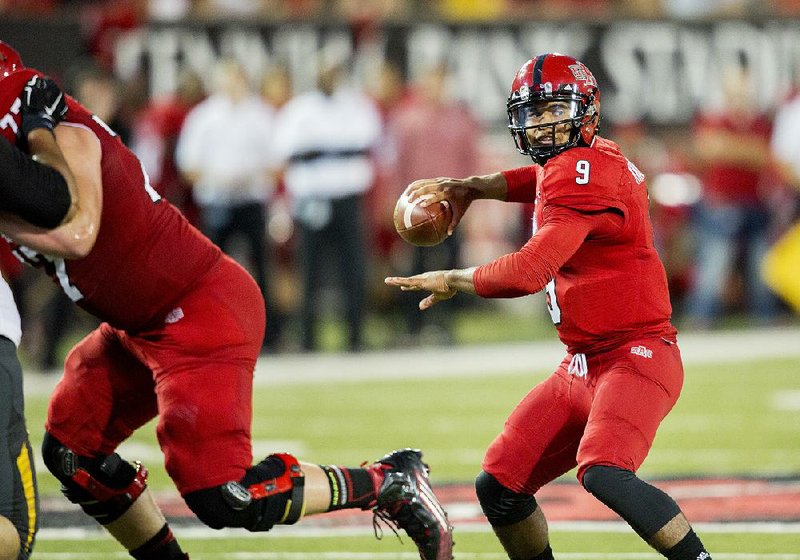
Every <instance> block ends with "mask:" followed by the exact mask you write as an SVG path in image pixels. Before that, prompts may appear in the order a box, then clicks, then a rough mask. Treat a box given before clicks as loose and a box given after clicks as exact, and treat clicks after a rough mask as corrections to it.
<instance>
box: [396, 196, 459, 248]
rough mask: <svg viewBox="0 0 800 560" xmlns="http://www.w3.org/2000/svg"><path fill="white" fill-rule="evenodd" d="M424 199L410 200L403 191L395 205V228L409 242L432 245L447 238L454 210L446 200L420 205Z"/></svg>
mask: <svg viewBox="0 0 800 560" xmlns="http://www.w3.org/2000/svg"><path fill="white" fill-rule="evenodd" d="M423 199H424V197H423V198H418V199H417V200H415V201H414V202H409V200H408V196H406V194H405V193H403V194H402V195H401V196H400V198H399V199H398V200H397V204H396V205H395V207H394V228H395V229H396V230H397V233H398V234H400V237H402V238H403V239H404V240H405V241H407V242H408V243H411V244H412V245H416V246H418V247H432V246H433V245H438V244H439V243H441V242H442V241H444V240H445V239H447V228H448V227H449V226H450V220H451V219H452V217H453V210H452V209H451V208H450V204H449V203H447V202H446V201H445V202H439V203H437V204H432V205H430V206H426V207H424V208H423V207H422V206H420V202H422V201H423Z"/></svg>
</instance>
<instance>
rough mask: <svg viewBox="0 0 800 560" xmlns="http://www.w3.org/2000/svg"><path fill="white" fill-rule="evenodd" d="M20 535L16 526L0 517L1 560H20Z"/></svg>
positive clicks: (5, 518)
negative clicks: (18, 559)
mask: <svg viewBox="0 0 800 560" xmlns="http://www.w3.org/2000/svg"><path fill="white" fill-rule="evenodd" d="M19 544H20V543H19V533H17V528H16V527H15V526H14V524H13V523H12V522H11V521H10V520H9V519H8V518H7V517H3V516H2V515H0V560H17V558H19Z"/></svg>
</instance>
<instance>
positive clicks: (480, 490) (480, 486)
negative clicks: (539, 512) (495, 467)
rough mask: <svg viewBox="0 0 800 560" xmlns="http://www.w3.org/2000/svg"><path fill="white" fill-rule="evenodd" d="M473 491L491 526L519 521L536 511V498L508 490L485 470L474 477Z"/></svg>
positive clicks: (500, 525) (501, 525) (502, 525)
mask: <svg viewBox="0 0 800 560" xmlns="http://www.w3.org/2000/svg"><path fill="white" fill-rule="evenodd" d="M475 491H476V493H477V494H478V501H479V502H480V504H481V509H483V513H484V515H486V519H488V520H489V524H490V525H491V526H492V527H504V526H506V525H513V524H514V523H519V522H520V521H522V520H523V519H527V518H528V517H530V516H531V515H532V514H533V512H534V511H536V500H535V499H534V497H533V496H531V495H530V494H520V493H518V492H514V491H513V490H509V489H508V488H506V487H505V486H503V485H502V484H500V483H499V482H498V481H497V479H496V478H495V477H493V476H492V475H490V474H489V473H487V472H485V471H481V473H480V474H479V475H478V476H477V478H476V479H475Z"/></svg>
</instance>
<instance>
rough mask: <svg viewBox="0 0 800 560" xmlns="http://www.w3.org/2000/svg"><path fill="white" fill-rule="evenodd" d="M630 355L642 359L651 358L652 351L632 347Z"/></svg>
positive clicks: (645, 347)
mask: <svg viewBox="0 0 800 560" xmlns="http://www.w3.org/2000/svg"><path fill="white" fill-rule="evenodd" d="M631 354H636V355H637V356H641V357H643V358H652V357H653V351H652V350H650V349H649V348H648V347H647V346H632V347H631Z"/></svg>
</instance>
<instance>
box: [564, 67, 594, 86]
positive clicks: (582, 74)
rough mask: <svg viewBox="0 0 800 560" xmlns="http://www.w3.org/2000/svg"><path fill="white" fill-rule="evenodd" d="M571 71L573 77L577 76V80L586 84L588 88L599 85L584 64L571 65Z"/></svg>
mask: <svg viewBox="0 0 800 560" xmlns="http://www.w3.org/2000/svg"><path fill="white" fill-rule="evenodd" d="M569 69H570V70H571V71H572V75H573V76H575V79H576V80H580V81H582V82H585V83H586V85H587V86H596V85H597V82H596V81H595V80H594V76H592V74H591V73H589V70H588V69H587V68H586V66H584V65H583V64H581V63H578V64H570V65H569Z"/></svg>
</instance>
